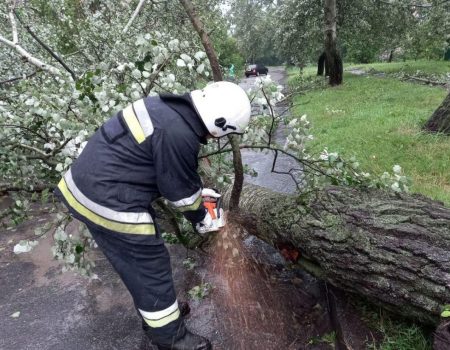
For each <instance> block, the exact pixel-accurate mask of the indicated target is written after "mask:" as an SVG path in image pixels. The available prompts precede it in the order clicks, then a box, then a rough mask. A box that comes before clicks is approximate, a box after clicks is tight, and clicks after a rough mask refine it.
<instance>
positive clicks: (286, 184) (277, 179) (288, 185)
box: [239, 67, 298, 193]
mask: <svg viewBox="0 0 450 350" xmlns="http://www.w3.org/2000/svg"><path fill="white" fill-rule="evenodd" d="M268 75H269V76H270V77H271V79H272V80H273V81H275V82H277V83H278V84H280V85H283V86H286V74H285V70H284V67H270V68H269V74H268ZM261 77H263V78H264V77H265V76H264V75H263V76H261ZM256 79H257V77H253V76H252V77H249V78H245V77H244V78H242V79H241V81H240V83H239V85H240V86H241V87H242V88H244V89H245V90H248V89H249V88H251V87H252V86H253V85H254V83H255V80H256ZM285 109H286V106H276V107H275V111H276V112H278V113H282V112H284V111H285ZM285 138H286V129H285V128H284V127H283V125H280V127H279V129H278V130H277V131H276V132H275V138H274V140H275V142H276V143H277V144H278V145H280V146H281V148H282V147H283V145H284V141H285ZM242 158H243V162H244V163H245V164H248V165H249V166H250V167H251V168H253V169H254V170H255V171H256V172H257V173H258V176H257V177H251V176H249V175H246V176H245V181H247V182H250V183H253V184H255V185H259V186H263V187H266V188H270V189H272V190H274V191H277V192H283V193H292V192H294V191H295V190H296V185H295V182H294V181H293V180H292V178H291V176H289V175H285V174H276V173H274V172H271V169H272V165H273V159H274V153H273V152H270V151H266V152H255V151H251V150H243V151H242ZM292 168H298V164H296V162H295V161H293V160H292V159H291V158H289V157H287V156H285V155H283V154H280V155H279V156H278V159H277V162H276V166H275V170H277V171H284V172H285V171H289V170H290V169H292Z"/></svg>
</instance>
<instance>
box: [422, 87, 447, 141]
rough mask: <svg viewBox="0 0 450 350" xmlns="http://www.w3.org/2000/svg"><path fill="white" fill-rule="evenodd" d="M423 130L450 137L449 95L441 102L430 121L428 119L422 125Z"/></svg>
mask: <svg viewBox="0 0 450 350" xmlns="http://www.w3.org/2000/svg"><path fill="white" fill-rule="evenodd" d="M424 129H425V130H427V131H431V132H442V133H444V134H446V135H450V94H448V95H447V97H446V98H445V99H444V102H442V104H441V105H440V106H439V107H438V108H437V109H436V110H435V111H434V113H433V115H432V116H431V117H430V119H428V121H427V122H426V124H425V125H424Z"/></svg>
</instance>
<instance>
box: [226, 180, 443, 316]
mask: <svg viewBox="0 0 450 350" xmlns="http://www.w3.org/2000/svg"><path fill="white" fill-rule="evenodd" d="M228 192H229V191H227V194H226V195H225V199H226V198H227V196H229V194H228ZM240 208H241V212H240V215H239V216H237V217H238V221H239V222H240V223H241V224H243V225H244V226H245V227H246V228H247V229H248V230H249V232H250V233H252V234H254V235H256V236H258V237H259V238H261V239H263V240H264V241H266V242H268V243H270V244H272V245H273V246H275V247H286V245H289V246H291V247H293V248H295V249H297V250H298V251H299V252H300V253H301V255H300V256H301V258H300V260H299V263H300V264H301V265H303V266H304V267H305V268H307V269H308V270H309V272H312V273H313V274H315V275H316V276H318V277H321V278H323V279H325V280H327V281H328V282H329V283H331V284H332V285H334V286H336V287H338V288H341V289H343V290H346V291H349V292H353V293H357V294H360V295H363V296H366V297H367V298H369V300H371V301H373V302H374V303H376V304H379V305H381V306H383V307H385V308H387V309H390V310H392V311H394V312H395V313H398V314H401V315H404V316H406V317H409V318H414V319H415V320H416V321H419V322H422V323H428V324H437V323H438V321H439V314H440V311H441V308H442V306H443V305H444V304H447V303H449V302H450V209H448V208H446V207H444V206H443V205H442V204H441V203H439V202H436V201H432V200H430V199H427V198H425V197H423V196H420V195H406V194H396V193H388V192H384V191H379V190H371V191H361V190H357V189H351V188H344V187H329V188H327V189H326V190H323V191H320V192H318V193H316V194H314V195H313V196H311V198H309V199H305V198H303V199H302V198H301V197H299V196H289V195H284V194H280V193H275V192H272V191H270V190H268V189H265V188H261V187H258V186H254V185H249V184H247V185H245V187H244V190H243V192H242V196H241V201H240Z"/></svg>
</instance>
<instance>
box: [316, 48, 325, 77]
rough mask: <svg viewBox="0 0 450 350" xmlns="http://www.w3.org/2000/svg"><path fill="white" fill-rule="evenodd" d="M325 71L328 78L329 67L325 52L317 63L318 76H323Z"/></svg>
mask: <svg viewBox="0 0 450 350" xmlns="http://www.w3.org/2000/svg"><path fill="white" fill-rule="evenodd" d="M324 71H325V76H326V77H327V76H328V66H327V54H326V53H325V52H323V53H322V54H321V55H320V56H319V60H318V61H317V75H320V76H323V73H324Z"/></svg>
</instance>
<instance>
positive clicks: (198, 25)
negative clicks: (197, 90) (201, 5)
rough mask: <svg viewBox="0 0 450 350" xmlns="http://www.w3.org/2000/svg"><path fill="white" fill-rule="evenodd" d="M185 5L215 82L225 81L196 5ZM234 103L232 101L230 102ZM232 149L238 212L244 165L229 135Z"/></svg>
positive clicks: (234, 138)
mask: <svg viewBox="0 0 450 350" xmlns="http://www.w3.org/2000/svg"><path fill="white" fill-rule="evenodd" d="M180 3H181V4H182V5H183V7H184V9H185V11H186V13H187V15H188V16H189V19H190V20H191V23H192V25H193V26H194V28H195V30H196V31H197V33H198V35H199V36H200V40H201V42H202V45H203V47H204V49H205V52H206V55H207V56H208V60H209V63H210V65H211V70H212V73H213V78H214V81H221V80H223V77H222V71H221V70H220V64H219V59H218V58H217V54H216V51H215V50H214V46H213V44H212V42H211V40H210V38H209V35H208V33H207V32H206V30H205V26H204V25H203V22H202V21H201V20H200V18H199V17H198V15H197V13H196V12H195V8H194V5H193V4H192V2H191V1H190V0H180ZM230 103H232V101H230ZM228 139H229V140H230V144H231V147H232V149H233V166H234V174H235V176H234V183H233V191H232V193H231V199H230V210H233V211H234V210H237V209H238V208H239V198H240V196H241V192H242V185H243V183H244V166H243V165H242V155H241V150H240V148H239V140H238V138H237V136H235V135H228Z"/></svg>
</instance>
